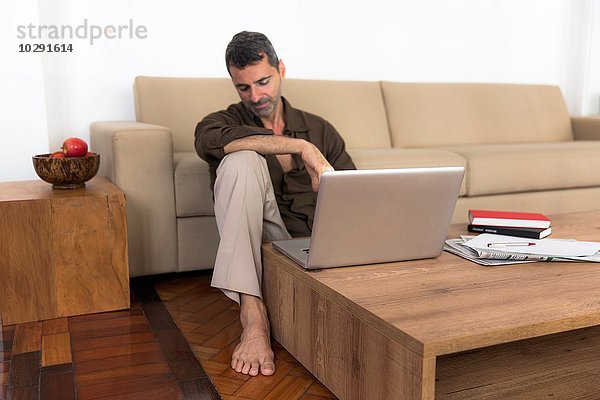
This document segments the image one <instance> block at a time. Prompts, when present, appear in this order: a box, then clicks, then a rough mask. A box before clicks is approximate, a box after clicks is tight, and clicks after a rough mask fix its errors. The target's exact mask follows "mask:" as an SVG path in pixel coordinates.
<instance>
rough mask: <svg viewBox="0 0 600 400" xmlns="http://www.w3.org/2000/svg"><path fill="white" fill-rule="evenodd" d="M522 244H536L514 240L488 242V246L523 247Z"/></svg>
mask: <svg viewBox="0 0 600 400" xmlns="http://www.w3.org/2000/svg"><path fill="white" fill-rule="evenodd" d="M522 246H535V243H531V242H513V243H488V244H487V247H522Z"/></svg>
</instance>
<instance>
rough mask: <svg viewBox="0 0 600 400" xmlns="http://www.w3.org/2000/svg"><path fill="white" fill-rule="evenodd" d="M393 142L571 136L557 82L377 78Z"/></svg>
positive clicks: (445, 142)
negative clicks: (381, 79) (542, 83)
mask: <svg viewBox="0 0 600 400" xmlns="http://www.w3.org/2000/svg"><path fill="white" fill-rule="evenodd" d="M382 90H383V95H384V99H385V106H386V110H387V113H388V121H389V126H390V133H391V138H392V145H393V146H394V147H431V146H451V145H455V144H491V143H540V142H559V141H566V140H572V139H573V135H572V131H571V120H570V118H569V115H568V111H567V108H566V105H565V102H564V100H563V97H562V94H561V91H560V89H559V88H558V87H557V86H545V85H516V84H475V83H395V82H382Z"/></svg>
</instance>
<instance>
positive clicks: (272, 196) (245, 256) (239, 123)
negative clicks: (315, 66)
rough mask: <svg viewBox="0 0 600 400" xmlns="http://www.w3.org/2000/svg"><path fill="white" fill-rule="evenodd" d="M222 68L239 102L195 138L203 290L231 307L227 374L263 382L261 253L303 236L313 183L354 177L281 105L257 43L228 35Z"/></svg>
mask: <svg viewBox="0 0 600 400" xmlns="http://www.w3.org/2000/svg"><path fill="white" fill-rule="evenodd" d="M225 62H226V65H227V71H228V72H229V75H230V76H231V80H232V82H233V84H234V86H235V88H236V90H237V92H238V95H239V96H240V100H241V102H240V103H237V104H233V105H231V106H229V107H228V108H227V109H226V110H223V111H219V112H216V113H213V114H210V115H208V116H207V117H205V118H204V119H203V120H202V121H201V122H200V123H198V126H197V127H196V134H195V146H196V151H197V152H198V155H199V156H200V157H201V158H202V159H204V160H205V161H207V162H208V163H209V166H210V173H211V185H212V187H213V193H214V199H215V217H216V219H217V226H218V228H219V234H220V237H221V241H220V243H219V249H218V252H217V259H216V261H215V268H214V273H213V279H212V283H211V285H212V286H214V287H218V288H220V289H221V290H222V291H223V292H224V293H225V294H226V295H227V296H228V297H229V298H231V299H233V300H235V301H237V302H238V303H239V304H240V320H241V323H242V327H243V329H244V330H243V333H242V335H241V340H240V343H239V345H238V346H237V347H236V349H235V350H234V352H233V355H232V360H231V367H232V368H233V369H234V370H236V371H237V372H242V373H244V374H250V375H253V376H255V375H258V374H259V373H261V374H263V375H272V374H273V373H274V372H275V363H274V358H273V351H272V349H271V343H270V332H269V320H268V316H267V310H266V308H265V305H264V303H263V301H262V292H261V281H262V261H261V254H260V246H261V243H262V241H263V240H277V239H284V238H290V236H309V235H310V231H311V228H312V221H313V217H314V209H315V204H316V197H317V194H316V192H317V190H318V188H319V180H320V178H321V175H322V174H323V172H325V171H329V170H333V169H334V168H335V169H355V167H354V164H353V163H352V160H351V159H350V156H349V155H348V154H347V153H346V150H345V145H344V141H343V140H342V138H341V137H340V135H339V134H338V133H337V132H336V130H335V129H334V128H333V127H332V126H331V125H330V124H329V123H328V122H327V121H325V120H323V119H322V118H320V117H317V116H315V115H312V114H309V113H306V112H303V111H300V110H297V109H295V108H293V107H292V106H291V105H290V103H289V102H288V101H287V100H285V98H283V97H282V96H281V87H282V80H283V78H284V77H285V66H284V65H283V62H282V61H280V60H279V59H278V57H277V54H276V53H275V50H274V49H273V46H272V45H271V43H270V41H269V40H268V39H267V37H266V36H264V35H263V34H260V33H256V32H240V33H238V34H237V35H235V36H234V37H233V39H232V40H231V42H230V43H229V45H228V46H227V50H226V52H225Z"/></svg>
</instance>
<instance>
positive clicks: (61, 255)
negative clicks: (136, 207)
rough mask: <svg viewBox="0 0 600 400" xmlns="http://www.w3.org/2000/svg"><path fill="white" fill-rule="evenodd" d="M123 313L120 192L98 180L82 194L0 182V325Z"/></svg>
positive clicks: (125, 285)
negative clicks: (79, 315)
mask: <svg viewBox="0 0 600 400" xmlns="http://www.w3.org/2000/svg"><path fill="white" fill-rule="evenodd" d="M123 308H129V267H128V261H127V224H126V206H125V194H124V193H123V191H121V190H120V189H119V188H117V187H116V186H115V185H113V184H112V183H111V182H110V181H109V180H107V179H106V178H103V177H97V178H94V179H92V180H91V181H89V182H88V183H87V184H86V187H85V188H84V189H74V190H53V189H52V186H51V185H50V184H48V183H45V182H42V181H40V180H36V181H22V182H4V183H0V319H1V323H2V324H3V325H12V324H18V323H23V322H29V321H39V320H45V319H51V318H58V317H66V316H71V315H77V314H89V313H94V312H100V311H111V310H117V309H123Z"/></svg>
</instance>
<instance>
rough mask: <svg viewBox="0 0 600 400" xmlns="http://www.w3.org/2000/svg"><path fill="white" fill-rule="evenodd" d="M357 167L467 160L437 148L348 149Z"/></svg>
mask: <svg viewBox="0 0 600 400" xmlns="http://www.w3.org/2000/svg"><path fill="white" fill-rule="evenodd" d="M348 154H350V157H352V160H353V161H354V165H356V168H358V169H384V168H420V167H465V170H466V167H467V160H466V159H465V158H464V157H463V156H461V155H459V154H457V153H452V152H450V151H446V150H438V149H399V148H391V149H385V148H384V149H348ZM465 182H466V177H465V179H463V183H462V186H461V188H460V193H459V195H460V196H464V195H465V194H466V192H467V190H466V184H465Z"/></svg>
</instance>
